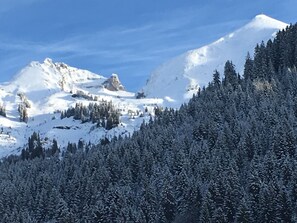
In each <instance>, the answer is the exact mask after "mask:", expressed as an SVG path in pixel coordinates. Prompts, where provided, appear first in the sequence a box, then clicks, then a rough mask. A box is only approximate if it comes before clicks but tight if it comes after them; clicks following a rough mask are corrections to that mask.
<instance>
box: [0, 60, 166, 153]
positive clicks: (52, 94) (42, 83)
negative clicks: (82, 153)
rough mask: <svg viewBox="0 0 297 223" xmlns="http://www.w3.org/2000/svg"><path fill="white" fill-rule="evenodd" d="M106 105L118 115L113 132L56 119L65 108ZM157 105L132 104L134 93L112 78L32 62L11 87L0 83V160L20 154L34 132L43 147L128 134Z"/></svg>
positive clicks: (141, 101)
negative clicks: (9, 155) (38, 135)
mask: <svg viewBox="0 0 297 223" xmlns="http://www.w3.org/2000/svg"><path fill="white" fill-rule="evenodd" d="M108 103H112V105H113V107H114V108H113V110H114V111H116V112H117V113H118V114H119V116H120V123H119V124H118V125H117V126H113V127H114V128H112V129H109V128H103V127H101V126H102V125H101V124H100V126H98V125H97V123H94V122H92V121H89V122H86V121H85V117H84V119H83V118H82V117H81V116H79V118H80V119H78V118H76V119H75V118H73V117H72V116H71V117H68V116H67V115H65V118H63V119H61V117H62V116H63V115H62V113H63V112H64V111H66V110H67V109H69V108H75V107H78V105H79V107H81V108H82V109H85V108H83V106H85V107H88V106H89V104H98V105H104V104H108ZM160 103H162V101H161V100H158V99H149V98H146V99H136V98H135V94H134V93H132V92H127V91H124V87H123V85H122V84H121V82H120V80H119V77H118V76H117V75H115V74H113V75H112V76H111V78H105V77H103V76H101V75H98V74H94V73H91V72H89V71H86V70H80V69H77V68H74V67H71V66H68V65H67V64H64V63H54V62H53V61H52V60H51V59H45V60H44V62H43V63H39V62H31V63H30V64H29V65H28V66H26V67H25V68H24V69H22V70H21V71H20V72H19V73H18V74H17V75H16V76H15V77H14V78H13V80H12V81H11V82H8V83H4V84H0V111H2V109H1V108H5V116H6V117H4V116H3V115H2V116H1V112H0V157H2V156H6V155H8V154H11V153H19V152H20V150H21V149H22V148H23V147H24V146H27V144H28V138H29V137H30V136H31V135H32V134H33V132H37V133H39V134H40V138H41V139H42V143H43V146H44V147H45V148H46V147H50V146H51V144H52V142H53V139H56V140H57V141H58V144H59V145H58V146H59V147H60V148H63V147H66V146H67V144H68V143H69V142H70V143H77V142H78V140H82V141H84V142H85V143H89V142H90V143H93V144H97V143H99V142H100V140H101V139H102V138H109V139H110V138H112V137H114V136H119V135H129V134H131V133H132V132H133V131H134V130H135V129H138V128H139V127H140V125H141V123H142V122H143V120H148V119H149V113H153V112H154V107H156V106H158V105H159V104H160ZM82 109H81V110H82ZM20 111H21V112H20ZM3 113H4V112H3ZM83 115H84V116H85V115H86V114H85V113H84V114H83ZM87 115H91V114H87ZM67 117H68V118H67ZM89 119H91V118H89ZM103 119H104V118H102V122H103ZM93 120H94V119H93ZM105 122H106V121H105Z"/></svg>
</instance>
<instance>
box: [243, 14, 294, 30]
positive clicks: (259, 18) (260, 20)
mask: <svg viewBox="0 0 297 223" xmlns="http://www.w3.org/2000/svg"><path fill="white" fill-rule="evenodd" d="M287 25H288V24H286V23H284V22H281V21H279V20H277V19H274V18H271V17H269V16H267V15H265V14H259V15H256V16H255V17H254V18H253V19H252V21H251V22H250V23H248V24H247V25H246V26H244V28H257V29H259V28H260V29H263V28H264V29H265V28H277V29H283V28H284V27H286V26H287Z"/></svg>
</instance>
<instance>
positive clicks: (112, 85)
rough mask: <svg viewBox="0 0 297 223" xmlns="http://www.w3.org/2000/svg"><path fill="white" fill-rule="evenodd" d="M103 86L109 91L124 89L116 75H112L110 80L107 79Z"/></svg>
mask: <svg viewBox="0 0 297 223" xmlns="http://www.w3.org/2000/svg"><path fill="white" fill-rule="evenodd" d="M103 86H104V87H105V88H106V89H107V90H110V91H124V90H125V88H124V86H123V85H122V84H121V82H120V80H119V77H118V75H117V74H112V75H111V77H110V78H108V79H107V80H106V81H105V82H104V83H103Z"/></svg>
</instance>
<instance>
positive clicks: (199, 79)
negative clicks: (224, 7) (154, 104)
mask: <svg viewBox="0 0 297 223" xmlns="http://www.w3.org/2000/svg"><path fill="white" fill-rule="evenodd" d="M287 25H288V24H286V23H283V22H281V21H278V20H276V19H273V18H270V17H269V16H266V15H263V14H260V15H257V16H256V17H254V18H253V19H252V20H251V21H250V22H249V23H248V24H246V25H244V26H243V27H242V28H239V29H238V30H236V31H234V32H232V33H230V34H228V35H226V36H224V37H222V38H220V39H219V40H217V41H215V42H213V43H211V44H209V45H206V46H203V47H200V48H198V49H194V50H190V51H188V52H186V53H184V54H182V55H180V56H177V57H175V58H173V59H171V60H169V61H168V62H165V63H164V64H162V65H161V66H159V67H158V68H156V69H155V71H153V73H152V74H151V76H150V78H149V80H148V81H147V84H146V86H145V87H144V88H143V90H144V93H145V95H146V96H148V97H161V98H164V99H165V100H167V101H168V102H169V104H170V106H174V104H175V105H176V106H179V105H180V104H181V103H182V102H184V101H185V100H188V99H189V98H191V97H192V95H193V93H195V92H197V90H198V89H199V88H200V87H202V86H205V85H207V84H208V83H209V82H210V81H211V80H212V74H213V72H214V70H215V69H216V70H218V71H219V72H220V73H221V75H222V73H223V69H224V64H225V62H226V61H227V60H232V62H233V64H234V65H235V66H236V69H237V70H239V71H240V72H241V73H242V71H243V67H244V64H243V63H244V61H245V57H246V55H247V52H253V50H254V47H255V46H256V44H257V43H261V41H267V40H268V39H270V38H273V37H274V36H275V34H276V32H277V31H278V30H280V29H284V28H285V27H286V26H287Z"/></svg>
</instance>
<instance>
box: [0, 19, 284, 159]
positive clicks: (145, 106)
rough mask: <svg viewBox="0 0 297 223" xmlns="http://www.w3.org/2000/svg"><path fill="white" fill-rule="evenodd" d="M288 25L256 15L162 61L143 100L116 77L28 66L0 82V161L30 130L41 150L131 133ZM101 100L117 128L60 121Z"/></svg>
mask: <svg viewBox="0 0 297 223" xmlns="http://www.w3.org/2000/svg"><path fill="white" fill-rule="evenodd" d="M286 26H287V24H285V23H283V22H280V21H277V20H275V19H272V18H270V17H268V16H265V15H258V16H256V17H255V18H254V19H253V20H252V21H251V22H250V23H248V24H247V25H245V26H244V27H242V28H240V29H238V30H236V31H235V32H233V33H231V34H229V35H226V36H225V37H222V38H221V39H219V40H217V41H215V42H214V43H211V44H210V45H207V46H204V47H201V48H199V49H195V50H191V51H188V52H186V53H184V54H182V55H180V56H178V57H176V58H174V59H172V60H170V61H169V62H167V63H164V64H163V65H161V66H160V67H159V68H157V69H156V70H155V71H154V72H153V73H152V75H151V77H150V79H149V81H148V83H147V85H146V86H145V87H144V88H143V90H144V94H145V95H146V98H141V97H136V96H135V94H134V93H132V92H128V91H125V88H124V86H123V85H122V84H121V82H120V80H119V77H118V75H116V74H112V75H111V76H110V77H109V78H106V77H103V76H101V75H98V74H94V73H92V72H89V71H86V70H80V69H77V68H74V67H71V66H68V65H66V64H64V63H54V62H53V61H52V60H51V59H45V60H44V62H42V63H39V62H31V63H30V64H29V65H28V66H26V67H25V68H24V69H23V70H21V71H20V72H19V73H18V74H17V75H16V76H15V77H14V78H13V80H12V81H10V82H8V83H3V84H0V114H1V108H3V107H4V108H5V110H6V117H3V116H1V115H0V157H3V156H6V155H9V154H12V153H19V152H20V150H21V149H22V148H23V147H24V146H26V145H27V143H28V138H29V137H30V136H31V135H32V133H33V132H38V133H39V134H40V137H41V139H42V140H43V141H42V143H43V145H44V146H45V147H47V146H48V147H50V146H51V144H52V141H53V139H56V140H57V141H58V144H59V147H60V148H65V147H66V146H67V144H68V142H72V143H77V142H78V140H80V139H82V140H83V141H85V142H86V143H89V142H90V143H94V144H96V143H99V142H100V140H101V139H102V138H105V137H107V138H112V137H114V136H119V135H129V134H131V133H132V132H133V131H135V130H136V129H138V128H139V127H140V125H141V123H142V122H143V121H147V120H149V118H150V115H154V108H155V107H156V106H162V107H165V106H169V107H178V106H179V105H180V104H181V103H183V102H185V101H187V100H188V99H189V98H190V97H192V95H193V93H195V92H197V89H198V88H199V87H201V86H203V85H207V84H208V82H209V81H211V80H212V73H213V71H214V70H215V69H217V70H219V71H220V72H221V73H222V71H223V67H224V64H225V62H226V61H227V60H232V61H233V63H234V64H235V65H236V67H237V70H238V71H240V72H241V71H242V70H243V63H244V59H245V57H246V54H247V52H248V51H249V52H253V50H254V47H255V45H256V44H257V43H260V42H261V41H262V40H263V41H266V40H268V39H269V38H272V37H273V36H274V35H275V33H276V32H277V31H278V30H279V29H283V28H285V27H286ZM131 81H133V80H131ZM136 98H140V99H136ZM103 101H105V102H106V101H107V102H109V101H111V102H112V103H113V105H114V106H115V109H116V110H117V111H118V112H119V113H120V115H121V116H120V124H119V125H118V126H117V127H115V128H112V129H110V130H107V129H106V128H103V127H100V125H99V127H98V126H96V123H92V122H84V123H83V122H82V120H75V119H74V118H73V117H70V118H63V119H61V114H62V113H61V112H63V111H65V110H66V109H68V108H70V107H75V105H76V104H77V103H81V104H82V105H85V106H88V105H89V104H90V103H98V104H100V103H102V102H103ZM20 105H22V106H25V107H26V112H27V115H28V119H26V122H20V112H19V110H20V109H19V107H20Z"/></svg>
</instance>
